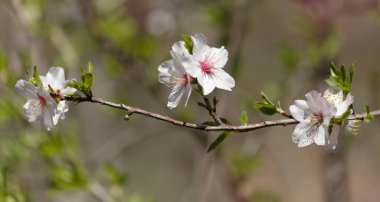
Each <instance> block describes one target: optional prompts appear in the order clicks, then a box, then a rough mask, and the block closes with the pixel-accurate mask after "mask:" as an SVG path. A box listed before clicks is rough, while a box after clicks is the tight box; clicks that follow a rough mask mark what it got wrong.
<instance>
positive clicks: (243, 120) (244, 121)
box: [240, 111, 248, 125]
mask: <svg viewBox="0 0 380 202" xmlns="http://www.w3.org/2000/svg"><path fill="white" fill-rule="evenodd" d="M240 122H241V124H243V125H247V123H248V115H247V112H246V111H243V112H242V113H241V115H240Z"/></svg>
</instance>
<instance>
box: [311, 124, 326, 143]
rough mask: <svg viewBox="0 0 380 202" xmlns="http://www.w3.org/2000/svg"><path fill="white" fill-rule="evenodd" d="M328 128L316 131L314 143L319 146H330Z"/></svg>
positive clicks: (319, 128) (320, 128) (321, 127)
mask: <svg viewBox="0 0 380 202" xmlns="http://www.w3.org/2000/svg"><path fill="white" fill-rule="evenodd" d="M327 130H328V129H327V127H323V126H319V127H318V128H317V129H316V130H315V131H314V142H315V144H317V145H327V144H329V140H328V136H327Z"/></svg>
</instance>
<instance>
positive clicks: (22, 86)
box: [16, 80, 57, 130]
mask: <svg viewBox="0 0 380 202" xmlns="http://www.w3.org/2000/svg"><path fill="white" fill-rule="evenodd" d="M16 91H17V92H18V93H19V94H21V95H22V96H24V97H25V98H26V99H27V101H26V103H25V105H24V111H25V114H26V116H27V118H28V121H29V122H35V121H39V122H41V124H42V125H43V126H44V127H46V128H47V130H51V129H52V128H53V126H54V125H55V124H56V123H54V121H53V117H54V115H55V113H56V108H57V104H56V101H55V100H54V99H53V98H52V97H51V96H50V93H49V92H48V91H47V90H46V89H45V88H44V87H43V86H42V85H39V86H38V87H36V86H34V85H33V84H31V83H29V82H27V81H25V80H18V81H17V83H16Z"/></svg>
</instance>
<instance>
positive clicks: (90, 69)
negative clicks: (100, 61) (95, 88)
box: [87, 62, 94, 75]
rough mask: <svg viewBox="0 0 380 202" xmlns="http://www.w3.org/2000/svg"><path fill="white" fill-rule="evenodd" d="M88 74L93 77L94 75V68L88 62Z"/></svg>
mask: <svg viewBox="0 0 380 202" xmlns="http://www.w3.org/2000/svg"><path fill="white" fill-rule="evenodd" d="M87 72H88V73H90V74H91V75H94V67H93V66H92V63H91V62H88V64H87Z"/></svg>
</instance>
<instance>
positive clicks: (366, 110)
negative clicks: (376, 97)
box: [364, 105, 375, 123]
mask: <svg viewBox="0 0 380 202" xmlns="http://www.w3.org/2000/svg"><path fill="white" fill-rule="evenodd" d="M365 112H366V116H365V117H364V122H366V123H369V122H371V121H372V120H373V119H374V118H375V117H374V116H373V115H372V114H371V110H370V109H369V106H368V105H365Z"/></svg>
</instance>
